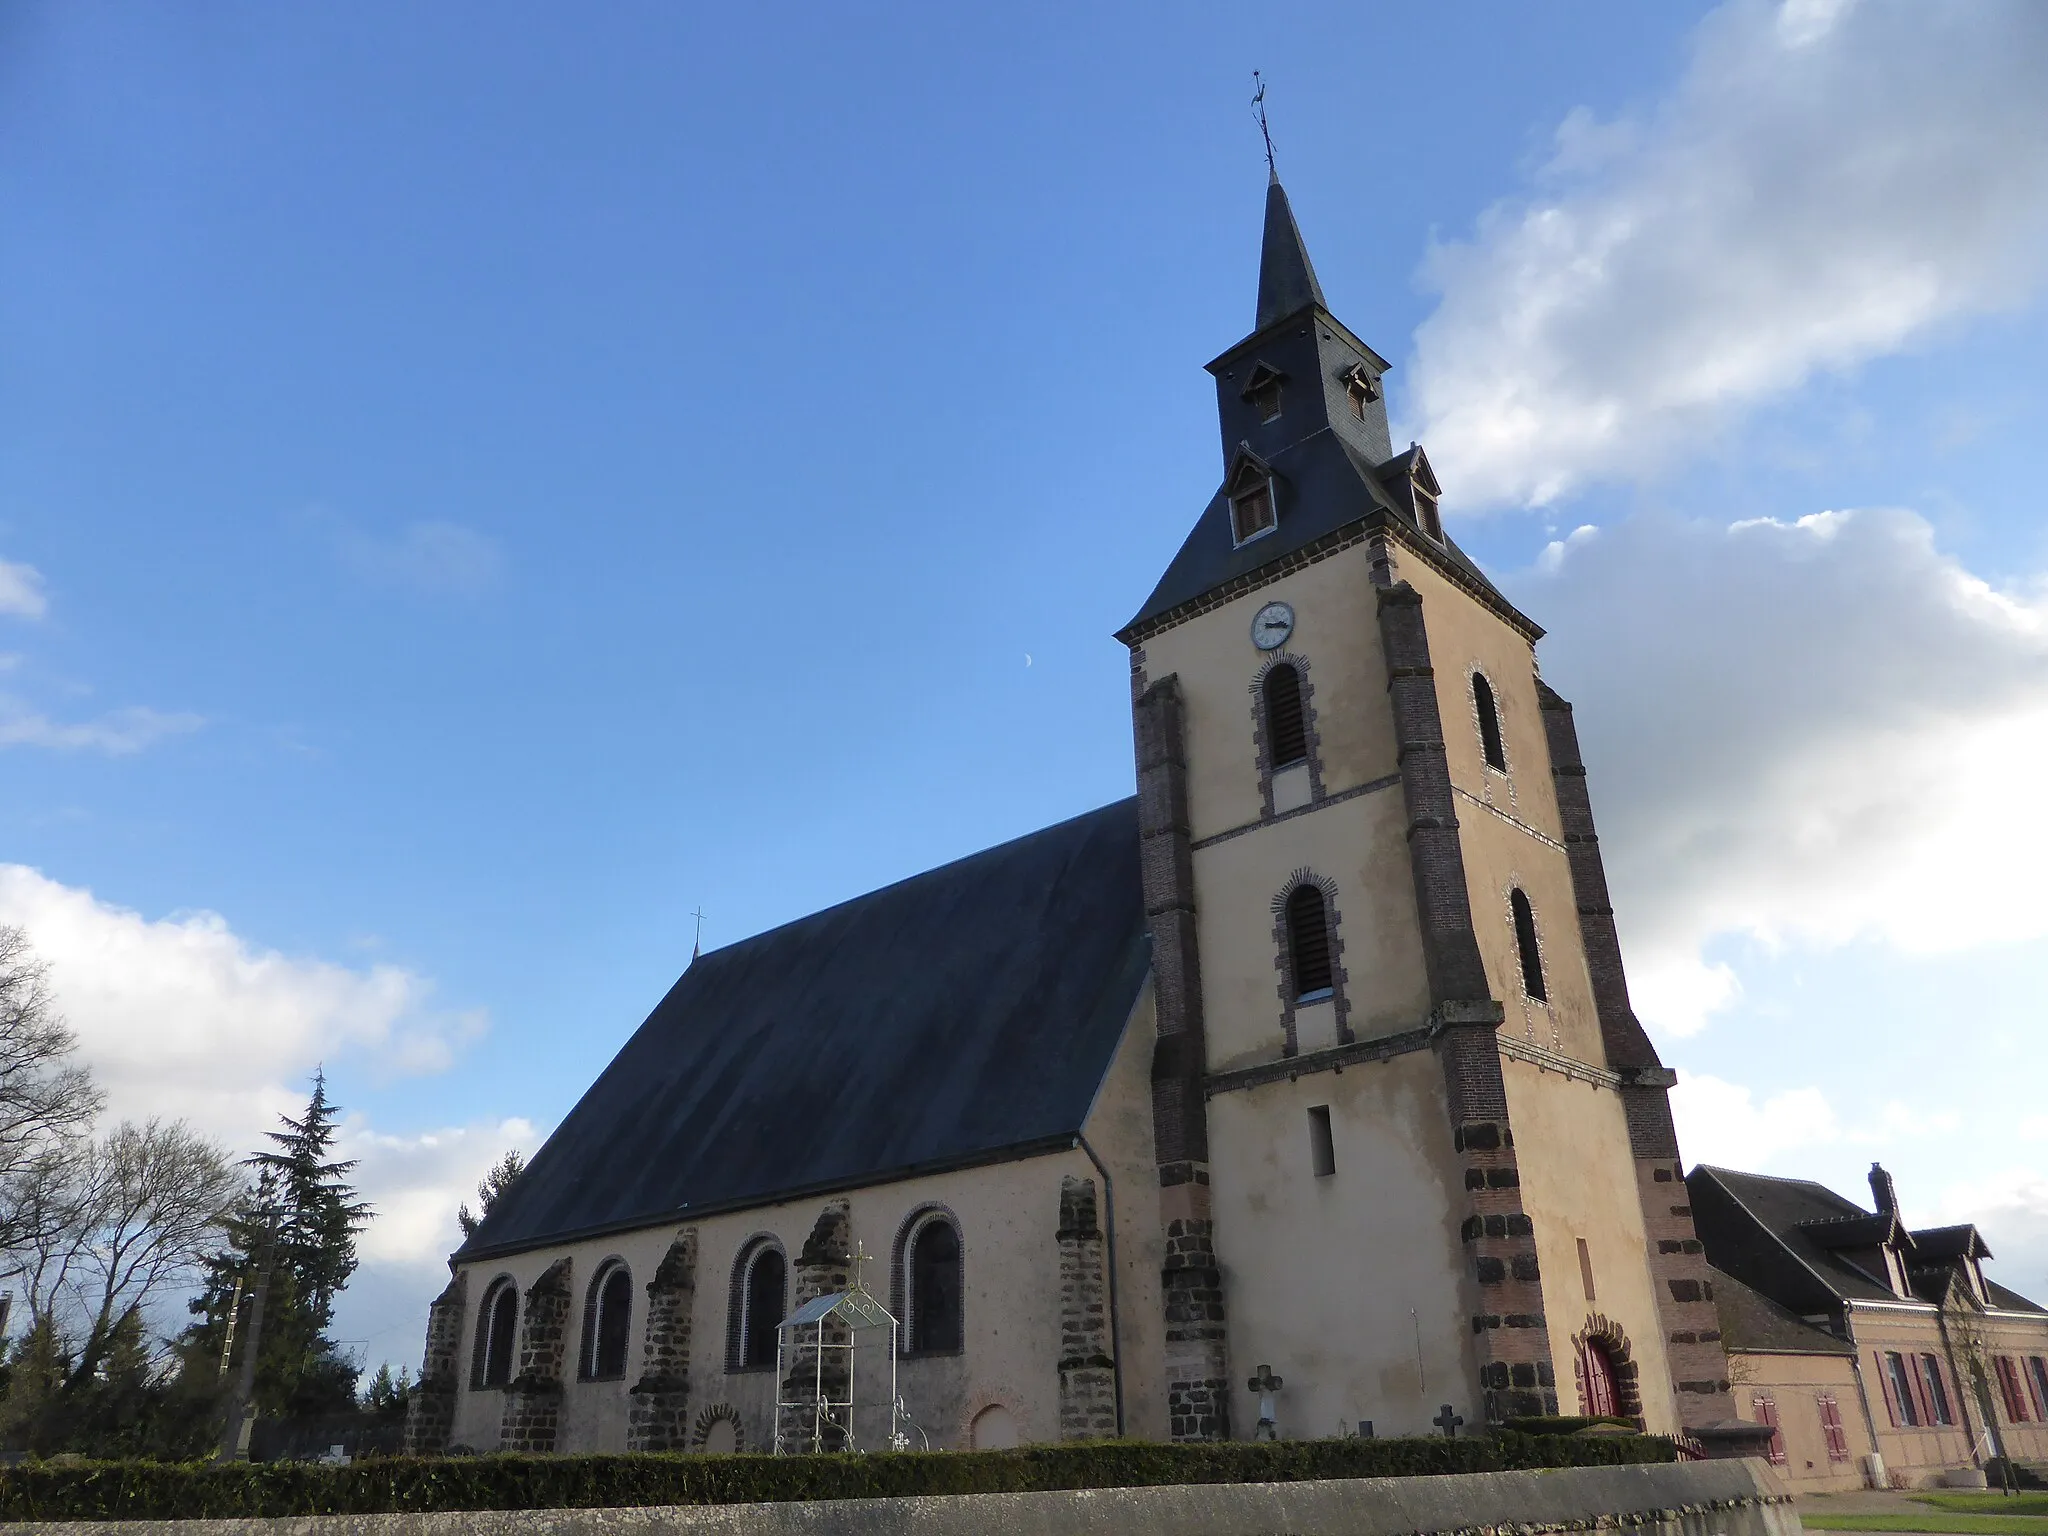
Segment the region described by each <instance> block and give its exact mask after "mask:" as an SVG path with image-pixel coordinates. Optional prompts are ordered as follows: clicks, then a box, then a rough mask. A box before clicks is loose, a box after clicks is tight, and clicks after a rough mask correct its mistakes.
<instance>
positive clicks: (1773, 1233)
mask: <svg viewBox="0 0 2048 1536" xmlns="http://www.w3.org/2000/svg"><path fill="white" fill-rule="evenodd" d="M1685 1184H1686V1191H1687V1194H1688V1195H1689V1197H1690V1199H1691V1203H1692V1220H1693V1227H1694V1230H1695V1231H1697V1232H1698V1233H1699V1237H1700V1241H1701V1242H1702V1243H1704V1244H1705V1245H1706V1250H1707V1260H1708V1262H1709V1263H1710V1264H1712V1265H1713V1266H1714V1267H1715V1268H1716V1269H1719V1270H1721V1271H1722V1272H1723V1273H1725V1274H1728V1275H1731V1276H1733V1277H1735V1278H1736V1279H1737V1280H1739V1281H1741V1282H1743V1283H1744V1284H1746V1285H1747V1286H1749V1287H1750V1288H1752V1289H1754V1290H1756V1291H1759V1292H1761V1293H1762V1294H1763V1295H1765V1296H1766V1297H1768V1298H1769V1299H1770V1300H1771V1302H1772V1303H1773V1304H1775V1305H1778V1306H1781V1307H1783V1308H1786V1309H1789V1311H1790V1312H1791V1313H1792V1314H1795V1315H1800V1314H1803V1315H1813V1314H1816V1313H1823V1312H1825V1313H1830V1314H1833V1313H1836V1312H1839V1311H1840V1310H1841V1308H1842V1307H1843V1306H1844V1305H1845V1304H1846V1303H1848V1302H1851V1301H1897V1300H1900V1299H1901V1298H1900V1297H1899V1296H1898V1295H1897V1293H1895V1292H1894V1291H1893V1290H1892V1289H1891V1288H1890V1287H1889V1286H1887V1285H1884V1284H1883V1283H1881V1281H1880V1280H1879V1279H1878V1278H1877V1277H1875V1276H1872V1275H1871V1274H1869V1273H1868V1272H1867V1271H1866V1269H1865V1268H1864V1267H1863V1266H1860V1265H1857V1264H1855V1263H1853V1262H1852V1261H1851V1257H1850V1251H1851V1250H1854V1249H1856V1248H1859V1247H1861V1248H1865V1249H1867V1248H1868V1247H1869V1246H1871V1245H1874V1244H1875V1243H1877V1242H1879V1241H1881V1240H1884V1239H1885V1238H1887V1237H1889V1238H1891V1239H1892V1240H1894V1241H1895V1242H1896V1244H1897V1246H1898V1248H1899V1249H1900V1255H1901V1257H1902V1258H1904V1259H1905V1260H1906V1262H1907V1265H1908V1276H1907V1278H1908V1280H1909V1281H1910V1283H1911V1285H1912V1287H1913V1291H1914V1294H1915V1296H1916V1297H1917V1298H1918V1299H1920V1300H1924V1301H1935V1302H1938V1301H1940V1300H1941V1299H1942V1297H1943V1296H1944V1295H1945V1294H1946V1293H1947V1287H1948V1284H1949V1282H1950V1280H1951V1279H1952V1278H1953V1275H1954V1261H1955V1259H1957V1258H1959V1257H1960V1256H1961V1255H1962V1254H1964V1253H1965V1252H1967V1251H1968V1250H1969V1249H1970V1248H1971V1247H1972V1246H1973V1245H1974V1247H1975V1248H1976V1250H1977V1251H1978V1252H1979V1253H1984V1254H1988V1253H1989V1252H1990V1250H1989V1249H1988V1248H1986V1247H1985V1246H1984V1244H1983V1240H1982V1239H1981V1238H1979V1237H1976V1236H1975V1233H1974V1229H1972V1228H1967V1227H1928V1228H1925V1229H1923V1230H1922V1231H1919V1232H1910V1231H1908V1230H1906V1229H1905V1227H1904V1226H1903V1224H1902V1223H1901V1222H1900V1221H1899V1219H1898V1214H1897V1212H1895V1211H1882V1212H1871V1211H1866V1210H1865V1209H1863V1207H1862V1206H1860V1205H1858V1204H1856V1203H1855V1202H1854V1201H1853V1200H1848V1199H1845V1198H1843V1197H1842V1196H1841V1195H1838V1194H1836V1193H1835V1192H1834V1191H1833V1190H1831V1189H1829V1188H1828V1187H1827V1186H1826V1185H1824V1184H1816V1183H1814V1182H1813V1181H1812V1180H1811V1179H1780V1178H1772V1177H1770V1176H1769V1175H1767V1174H1761V1173H1739V1172H1737V1171H1736V1170H1734V1169H1732V1168H1712V1167H1707V1166H1705V1165H1702V1166H1700V1167H1696V1168H1694V1169H1693V1170H1692V1172H1690V1173H1688V1174H1687V1175H1686V1176H1685ZM1985 1288H1986V1290H1987V1292H1988V1293H1989V1294H1990V1297H1991V1304H1992V1305H1993V1306H1996V1307H2003V1308H2007V1309H2009V1310H2012V1311H2023V1312H2042V1311H2044V1310H2048V1309H2044V1308H2042V1307H2040V1306H2039V1305H2037V1304H2036V1303H2034V1302H2032V1301H2029V1300H2028V1299H2027V1298H2026V1297H2024V1296H2022V1295H2020V1294H2019V1293H2018V1292H2017V1291H2013V1290H2009V1289H2007V1288H2006V1287H2005V1286H2002V1285H2000V1284H1998V1283H1997V1282H1996V1281H1994V1280H1991V1279H1989V1278H1988V1277H1987V1278H1986V1280H1985ZM1716 1295H1717V1297H1718V1295H1719V1292H1718V1290H1717V1291H1716Z"/></svg>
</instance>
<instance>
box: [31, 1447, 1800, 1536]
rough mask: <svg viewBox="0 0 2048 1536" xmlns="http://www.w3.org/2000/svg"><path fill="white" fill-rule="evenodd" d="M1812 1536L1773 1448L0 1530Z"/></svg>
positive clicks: (208, 1534)
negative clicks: (1625, 1459)
mask: <svg viewBox="0 0 2048 1536" xmlns="http://www.w3.org/2000/svg"><path fill="white" fill-rule="evenodd" d="M1103 1530H1113V1531H1116V1532H1117V1533H1118V1536H1270V1533H1273V1532H1279V1531H1284V1532H1287V1533H1289V1536H1418V1533H1432V1536H1509V1533H1512V1536H1540V1533H1550V1532H1560V1533H1562V1532H1576V1531H1622V1532H1628V1531H1639V1532H1642V1533H1644V1536H1800V1532H1801V1527H1800V1523H1799V1517H1798V1515H1797V1514H1796V1513H1795V1512H1794V1511H1793V1508H1792V1500H1791V1495H1790V1494H1789V1493H1788V1492H1787V1491H1786V1488H1785V1485H1784V1484H1783V1483H1782V1482H1780V1481H1779V1480H1778V1478H1777V1476H1776V1475H1775V1474H1774V1473H1773V1472H1771V1470H1770V1469H1769V1468H1768V1467H1767V1466H1766V1465H1765V1464H1764V1463H1763V1462H1762V1461H1760V1460H1758V1459H1756V1458H1754V1457H1749V1458H1744V1459H1741V1460H1730V1461H1706V1462H1678V1463H1667V1464H1659V1465H1650V1466H1627V1467H1572V1468H1562V1469H1557V1470H1547V1471H1536V1472H1473V1473H1461V1474H1455V1475H1449V1476H1440V1477H1376V1478H1332V1479H1328V1480H1326V1481H1318V1482H1296V1483H1198V1484H1176V1485H1173V1486H1169V1487H1161V1488H1091V1489H1081V1490H1076V1491H1072V1492H1060V1493H978V1494H953V1495H938V1496H931V1497H920V1498H906V1499H837V1500H829V1501H809V1502H792V1503H785V1504H712V1505H690V1506H669V1507H660V1508H646V1509H521V1510H472V1511H443V1512H439V1513H435V1514H386V1515H309V1516H299V1517H293V1518H282V1519H267V1520H258V1519H228V1520H132V1521H76V1522H68V1523H64V1524H55V1523H51V1524H20V1523H16V1524H4V1523H0V1536H30V1533H34V1536H59V1533H62V1536H669V1533H685V1536H980V1533H982V1532H986V1531H1001V1532H1003V1533H1004V1536H1081V1533H1083V1532H1094V1531H1103Z"/></svg>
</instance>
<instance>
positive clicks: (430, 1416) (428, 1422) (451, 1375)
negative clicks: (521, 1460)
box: [405, 1270, 469, 1456]
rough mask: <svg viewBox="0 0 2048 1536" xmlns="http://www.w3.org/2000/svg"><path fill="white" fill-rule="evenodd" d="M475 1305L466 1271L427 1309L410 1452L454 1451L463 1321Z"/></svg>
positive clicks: (410, 1410) (408, 1408)
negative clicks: (451, 1439) (451, 1440)
mask: <svg viewBox="0 0 2048 1536" xmlns="http://www.w3.org/2000/svg"><path fill="white" fill-rule="evenodd" d="M468 1305H469V1273H468V1271H467V1270H464V1271H462V1272H460V1273H458V1274H457V1275H456V1276H455V1278H454V1279H452V1280H450V1281H449V1282H448V1288H447V1289H446V1290H444V1291H442V1292H441V1294H440V1295H439V1296H436V1297H435V1298H434V1303H433V1305H432V1306H430V1307H428V1308H427V1352H426V1355H425V1358H423V1359H422V1360H421V1361H420V1379H419V1381H418V1382H417V1383H416V1384H415V1385H414V1387H413V1389H412V1395H411V1396H410V1397H409V1398H407V1399H406V1404H405V1454H406V1455H408V1456H433V1455H437V1454H438V1453H440V1452H442V1451H445V1450H447V1449H448V1438H449V1436H450V1435H451V1434H452V1433H453V1432H454V1429H455V1393H456V1388H457V1385H458V1383H459V1380H460V1377H459V1374H458V1373H459V1369H460V1366H461V1362H462V1321H463V1314H464V1312H466V1311H467V1310H468Z"/></svg>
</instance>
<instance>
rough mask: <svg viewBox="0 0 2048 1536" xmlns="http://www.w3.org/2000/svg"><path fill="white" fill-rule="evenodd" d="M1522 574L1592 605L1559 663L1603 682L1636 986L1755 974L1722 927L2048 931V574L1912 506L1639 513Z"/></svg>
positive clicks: (1825, 941)
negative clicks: (1721, 945)
mask: <svg viewBox="0 0 2048 1536" xmlns="http://www.w3.org/2000/svg"><path fill="white" fill-rule="evenodd" d="M1553 549H1555V550H1556V551H1557V553H1556V557H1555V558H1554V559H1546V560H1544V561H1541V562H1539V564H1538V567H1537V568H1536V569H1534V570H1532V571H1529V572H1525V573H1523V574H1522V575H1521V576H1520V577H1518V578H1516V579H1514V580H1513V581H1511V582H1510V586H1511V587H1512V589H1513V591H1514V592H1515V594H1516V595H1517V596H1518V597H1519V598H1520V599H1521V600H1522V601H1524V602H1525V603H1526V604H1527V606H1528V607H1529V609H1530V610H1531V611H1532V612H1536V613H1559V614H1563V613H1568V614H1570V615H1572V622H1571V623H1570V624H1568V625H1560V626H1559V628H1558V630H1557V631H1556V632H1555V633H1554V634H1553V635H1552V636H1551V637H1550V638H1549V639H1548V640H1546V641H1545V644H1544V671H1545V674H1546V676H1548V677H1549V678H1550V680H1551V681H1552V682H1553V684H1555V685H1556V686H1557V687H1558V688H1559V690H1560V691H1561V692H1563V693H1564V694H1565V695H1566V697H1568V698H1572V699H1573V700H1574V702H1576V703H1578V704H1580V705H1581V706H1583V707H1582V708H1581V709H1580V710H1579V712H1578V722H1579V730H1580V736H1581V741H1582V744H1583V745H1584V747H1585V751H1586V758H1587V762H1588V764H1589V766H1590V768H1591V770H1592V774H1593V779H1592V788H1593V795H1594V809H1595V814H1596V815H1597V816H1598V818H1599V820H1600V825H1601V834H1602V836H1601V845H1602V848H1603V850H1604V851H1605V853H1606V857H1607V865H1608V871H1609V875H1610V877H1611V879H1612V881H1613V884H1614V886H1615V889H1616V905H1617V908H1618V910H1619V913H1620V917H1621V922H1622V925H1623V937H1624V939H1625V941H1626V942H1627V943H1628V946H1629V955H1630V973H1631V979H1632V982H1633V984H1634V989H1635V994H1636V1000H1637V1004H1638V1011H1640V1012H1641V1013H1642V1014H1643V1015H1644V1017H1645V1018H1646V1019H1648V1020H1650V1021H1651V1022H1652V1023H1653V1024H1658V1025H1661V1026H1663V1027H1664V1028H1665V1029H1666V1030H1668V1031H1670V1032H1672V1033H1678V1034H1684V1033H1688V1032H1690V1031H1692V1030H1695V1029H1697V1028H1698V1027H1699V1026H1700V1025H1701V1023H1703V1022H1704V1020H1705V1018H1706V1016H1707V1015H1708V1014H1709V1013H1711V1012H1712V1011H1714V1010H1715V1009H1716V1008H1718V1007H1722V1006H1726V1005H1727V1004H1728V1003H1729V1002H1731V1001H1732V1000H1733V999H1734V998H1735V997H1736V996H1737V995H1739V990H1740V988H1739V982H1738V981H1737V979H1736V977H1735V975H1734V973H1733V972H1732V971H1731V970H1729V968H1728V967H1727V966H1726V965H1725V964H1721V963H1718V962H1715V961H1712V960H1710V959H1709V958H1708V956H1707V953H1706V951H1707V947H1708V945H1709V944H1710V942H1711V941H1712V940H1713V939H1715V938H1716V937H1718V936H1723V935H1743V936H1747V937H1749V938H1752V939H1755V940H1759V941H1762V942H1763V943H1765V944H1768V945H1784V944H1791V943H1804V944H1817V945H1822V946H1833V945H1840V944H1844V943H1847V942H1849V941H1851V940H1854V939H1859V938H1874V939H1877V940H1880V941H1882V942H1885V943H1888V944H1890V945H1891V946H1893V947H1894V948H1895V949H1896V950H1898V951H1900V952H1903V953H1905V954H1908V955H1911V954H1932V953H1943V952H1953V951H1956V950H1961V949H1967V948H1970V947H1972V946H1975V945H1981V944H1986V943H1994V942H2009V941H2014V940H2023V939H2032V938H2038V937H2040V936H2042V935H2044V934H2048V903H2043V902H2042V901H2041V900H2040V899H2039V893H2038V877H2037V872H2038V871H2039V870H2040V869H2041V868H2042V867H2044V865H2048V805H2044V804H2043V803H2041V802H2040V801H2039V800H2038V798H2037V797H2035V796H2033V795H2032V794H2031V793H2030V792H2029V791H2028V790H2027V789H2026V788H2025V787H2024V786H2025V785H2027V784H2028V783H2030V782H2031V780H2030V777H2029V775H2030V774H2031V765H2032V764H2034V763H2038V762H2041V761H2043V760H2044V759H2048V588H2044V587H2043V586H2042V585H2041V584H2038V583H2037V584H2035V585H2033V586H2032V587H2029V588H2027V589H2024V590H2017V591H2007V592H2001V591H1997V590H1994V589H1993V588H1991V587H1990V586H1988V585H1987V584H1986V583H1984V582H1983V581H1981V580H1979V579H1978V578H1976V577H1975V576H1973V575H1972V574H1971V573H1970V572H1969V571H1967V570H1966V569H1964V568H1963V567H1962V566H1961V565H1960V564H1959V563H1957V562H1956V561H1955V560H1954V559H1952V558H1950V557H1949V556H1947V555H1945V554H1943V553H1942V552H1941V551H1940V550H1939V549H1937V548H1936V546H1935V543H1934V538H1933V532H1932V530H1931V529H1930V528H1929V526H1928V525H1927V523H1926V522H1925V521H1924V520H1923V519H1921V518H1919V517H1918V516H1916V515H1914V514H1912V513H1910V512H1902V511H1882V510H1880V511H1858V512H1829V513H1824V514H1819V515H1816V516H1813V517H1807V518H1802V519H1800V520H1799V521H1797V522H1795V523H1780V522H1775V521H1772V520H1769V519H1747V520H1743V521H1740V522H1736V523H1734V524H1732V525H1715V524H1708V523H1701V522H1681V521H1677V520H1674V519H1668V518H1658V517H1651V516H1639V517H1636V518H1633V519H1630V520H1629V521H1627V522H1624V523H1622V524H1619V525H1617V526H1614V527H1611V528H1606V529H1602V530H1601V532H1600V534H1599V536H1598V537H1594V538H1583V539H1581V538H1577V537H1576V536H1575V537H1574V539H1573V541H1571V542H1570V543H1569V544H1568V545H1566V546H1563V547H1560V546H1553Z"/></svg>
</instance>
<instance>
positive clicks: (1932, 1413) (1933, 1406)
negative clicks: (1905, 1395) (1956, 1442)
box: [1920, 1355, 1956, 1424]
mask: <svg viewBox="0 0 2048 1536" xmlns="http://www.w3.org/2000/svg"><path fill="white" fill-rule="evenodd" d="M1920 1380H1921V1382H1922V1383H1923V1384H1924V1385H1925V1386H1926V1388H1927V1422H1928V1423H1930V1424H1953V1423H1955V1421H1956V1417H1955V1414H1954V1412H1953V1411H1952V1410H1951V1409H1950V1408H1949V1404H1948V1387H1947V1385H1946V1384H1945V1383H1944V1382H1943V1381H1942V1379H1941V1362H1940V1361H1939V1360H1937V1359H1935V1358H1934V1356H1932V1355H1922V1356H1921V1357H1920Z"/></svg>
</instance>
